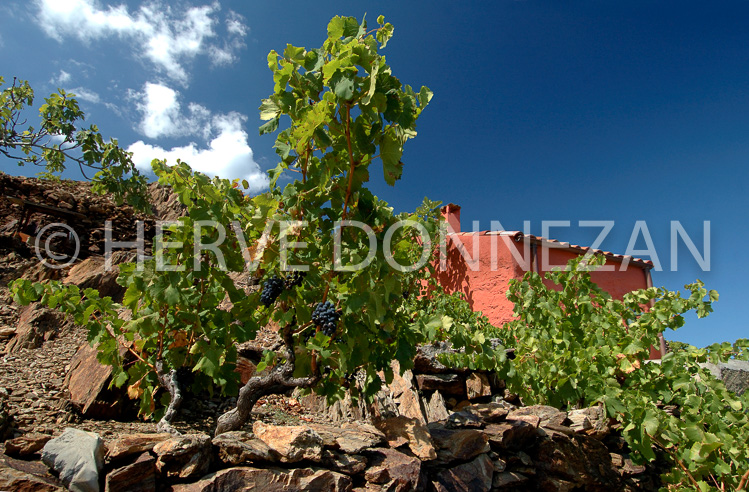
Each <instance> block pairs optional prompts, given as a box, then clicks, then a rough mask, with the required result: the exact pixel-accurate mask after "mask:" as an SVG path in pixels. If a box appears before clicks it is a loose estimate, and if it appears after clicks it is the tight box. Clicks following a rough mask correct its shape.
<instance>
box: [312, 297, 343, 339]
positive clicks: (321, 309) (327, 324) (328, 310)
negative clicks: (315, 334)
mask: <svg viewBox="0 0 749 492" xmlns="http://www.w3.org/2000/svg"><path fill="white" fill-rule="evenodd" d="M340 317H341V313H339V312H338V311H336V310H335V307H334V306H333V304H331V303H330V301H325V302H321V303H319V304H318V305H317V306H316V307H315V310H314V312H313V313H312V322H313V323H314V324H316V325H317V326H319V327H321V328H322V332H323V333H325V334H326V335H327V336H329V337H332V336H333V333H335V329H336V326H338V318H340Z"/></svg>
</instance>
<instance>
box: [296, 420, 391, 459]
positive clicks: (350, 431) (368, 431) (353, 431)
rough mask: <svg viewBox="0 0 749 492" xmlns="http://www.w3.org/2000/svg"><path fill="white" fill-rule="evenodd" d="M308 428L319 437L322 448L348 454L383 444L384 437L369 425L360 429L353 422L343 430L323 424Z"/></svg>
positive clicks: (312, 425) (311, 425)
mask: <svg viewBox="0 0 749 492" xmlns="http://www.w3.org/2000/svg"><path fill="white" fill-rule="evenodd" d="M308 427H309V428H310V429H312V430H313V431H315V432H316V433H317V434H319V435H320V437H321V438H322V440H323V446H325V447H327V448H334V449H340V450H341V451H343V452H344V453H349V454H356V453H359V452H361V451H362V450H364V449H367V448H371V447H374V446H377V445H379V444H381V443H383V442H384V435H383V434H382V433H381V432H380V431H379V430H376V429H373V428H372V427H371V426H369V425H368V426H367V427H360V426H359V425H358V424H357V423H355V422H351V423H349V424H348V425H347V426H346V427H345V428H344V427H335V426H332V425H325V424H309V425H308ZM373 430H374V431H375V432H372V431H373Z"/></svg>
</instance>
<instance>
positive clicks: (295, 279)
mask: <svg viewBox="0 0 749 492" xmlns="http://www.w3.org/2000/svg"><path fill="white" fill-rule="evenodd" d="M306 274H307V272H301V271H299V270H294V271H293V272H291V275H288V276H287V277H286V280H285V282H284V284H285V286H286V290H291V289H293V288H294V287H297V286H299V285H302V282H303V281H304V276H305V275H306Z"/></svg>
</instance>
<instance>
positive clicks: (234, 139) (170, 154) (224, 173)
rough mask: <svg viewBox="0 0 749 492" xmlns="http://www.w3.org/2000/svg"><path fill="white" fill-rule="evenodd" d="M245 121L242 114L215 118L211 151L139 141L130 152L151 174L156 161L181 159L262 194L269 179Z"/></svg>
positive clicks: (195, 168) (130, 148) (171, 161)
mask: <svg viewBox="0 0 749 492" xmlns="http://www.w3.org/2000/svg"><path fill="white" fill-rule="evenodd" d="M245 119H246V118H245V117H243V116H241V115H240V114H238V113H229V114H227V115H221V116H216V117H214V118H213V121H212V123H211V125H212V128H213V129H214V130H215V132H216V135H215V136H214V137H213V138H212V139H211V140H210V142H209V143H208V147H207V148H199V147H198V145H197V144H195V143H194V142H190V143H189V144H188V145H185V146H182V147H173V148H171V149H169V150H166V149H164V148H163V147H160V146H158V145H151V144H147V143H145V142H143V141H142V140H139V141H137V142H135V143H134V144H132V145H130V146H129V147H128V148H127V150H128V152H132V153H133V162H134V163H135V165H136V166H137V167H138V169H142V170H145V171H150V170H151V161H152V160H153V159H166V160H167V162H168V163H169V164H175V163H176V162H177V159H181V160H182V161H184V162H187V163H188V164H189V165H190V166H191V167H192V168H193V169H194V170H196V171H200V172H202V173H204V174H207V175H208V176H219V177H221V178H227V179H235V178H240V179H246V180H247V181H248V182H249V183H250V191H252V192H259V191H262V190H263V189H266V188H267V187H268V176H267V175H266V174H265V173H264V172H263V171H262V170H261V169H260V166H259V165H258V164H257V163H256V162H255V160H254V159H253V153H252V149H251V148H250V146H249V145H248V144H247V132H245V131H244V130H243V129H242V122H243V121H244V120H245Z"/></svg>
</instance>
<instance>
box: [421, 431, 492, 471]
mask: <svg viewBox="0 0 749 492" xmlns="http://www.w3.org/2000/svg"><path fill="white" fill-rule="evenodd" d="M429 434H430V435H431V436H432V442H433V443H434V446H435V448H436V449H437V459H436V460H435V462H434V463H435V464H443V465H444V464H449V463H452V462H455V461H467V460H470V459H472V458H474V457H476V456H478V455H480V454H482V453H487V452H489V450H490V449H491V448H490V446H489V442H488V437H487V435H486V434H484V432H482V431H480V430H476V429H447V428H445V427H444V426H441V425H440V426H432V427H430V428H429Z"/></svg>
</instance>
